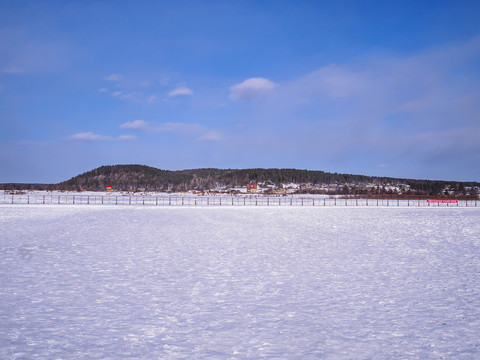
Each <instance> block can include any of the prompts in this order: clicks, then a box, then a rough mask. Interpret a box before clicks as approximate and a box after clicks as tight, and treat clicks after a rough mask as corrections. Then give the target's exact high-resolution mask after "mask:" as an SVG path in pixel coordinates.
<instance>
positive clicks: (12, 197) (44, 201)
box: [12, 195, 45, 204]
mask: <svg viewBox="0 0 480 360" xmlns="http://www.w3.org/2000/svg"><path fill="white" fill-rule="evenodd" d="M43 203H44V204H45V195H43ZM12 204H13V196H12Z"/></svg>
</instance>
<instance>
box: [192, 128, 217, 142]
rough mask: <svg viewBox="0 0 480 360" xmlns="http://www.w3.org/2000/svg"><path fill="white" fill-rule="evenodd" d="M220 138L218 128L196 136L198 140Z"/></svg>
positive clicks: (215, 139)
mask: <svg viewBox="0 0 480 360" xmlns="http://www.w3.org/2000/svg"><path fill="white" fill-rule="evenodd" d="M221 139H222V134H221V133H220V131H218V130H210V131H207V132H206V133H205V134H203V135H201V136H199V137H198V138H197V140H198V141H219V140H221Z"/></svg>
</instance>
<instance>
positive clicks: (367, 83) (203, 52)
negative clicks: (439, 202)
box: [0, 0, 480, 183]
mask: <svg viewBox="0 0 480 360" xmlns="http://www.w3.org/2000/svg"><path fill="white" fill-rule="evenodd" d="M479 15H480V2H478V1H460V2H458V1H329V2H327V1H170V2H163V1H141V2H134V1H118V0H117V1H4V0H0V169H1V170H0V182H43V183H45V182H46V183H48V182H59V181H62V180H66V179H69V178H70V177H72V176H75V175H77V174H79V173H82V172H84V171H88V170H91V169H93V168H96V167H98V166H101V165H113V164H145V165H150V166H154V167H158V168H161V169H169V170H181V169H191V168H200V167H217V168H252V167H265V168H267V167H268V168H270V167H280V168H299V169H310V170H324V171H329V172H339V173H353V174H364V175H377V176H393V177H407V178H420V179H441V180H464V181H480V22H479V21H478V17H479Z"/></svg>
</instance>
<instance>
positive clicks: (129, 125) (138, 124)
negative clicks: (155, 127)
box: [120, 120, 148, 130]
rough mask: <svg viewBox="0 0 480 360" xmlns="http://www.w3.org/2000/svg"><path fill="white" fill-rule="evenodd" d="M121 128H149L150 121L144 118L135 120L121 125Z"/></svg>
mask: <svg viewBox="0 0 480 360" xmlns="http://www.w3.org/2000/svg"><path fill="white" fill-rule="evenodd" d="M120 129H129V130H146V129H148V123H147V122H146V121H144V120H134V121H131V122H126V123H123V124H122V125H120Z"/></svg>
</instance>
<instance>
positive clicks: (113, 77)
mask: <svg viewBox="0 0 480 360" xmlns="http://www.w3.org/2000/svg"><path fill="white" fill-rule="evenodd" d="M103 80H107V81H120V80H122V75H121V74H111V75H108V76H105V77H104V78H103Z"/></svg>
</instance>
